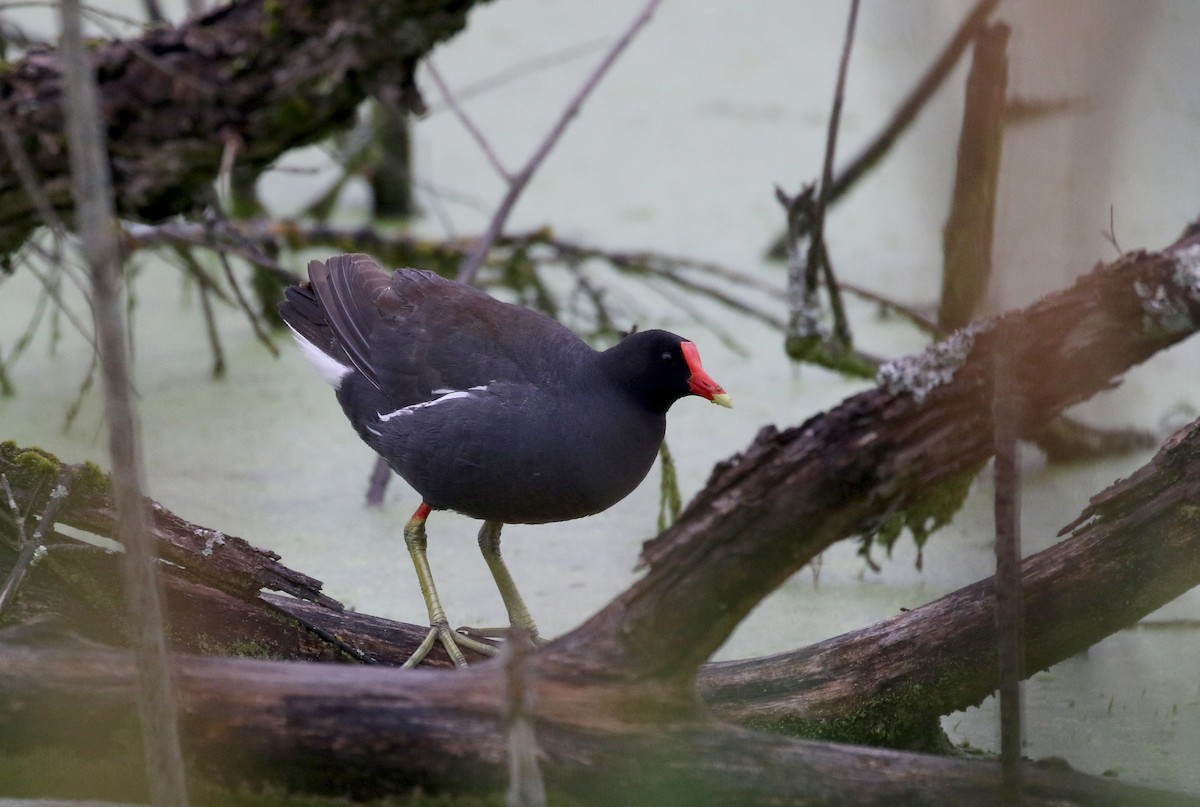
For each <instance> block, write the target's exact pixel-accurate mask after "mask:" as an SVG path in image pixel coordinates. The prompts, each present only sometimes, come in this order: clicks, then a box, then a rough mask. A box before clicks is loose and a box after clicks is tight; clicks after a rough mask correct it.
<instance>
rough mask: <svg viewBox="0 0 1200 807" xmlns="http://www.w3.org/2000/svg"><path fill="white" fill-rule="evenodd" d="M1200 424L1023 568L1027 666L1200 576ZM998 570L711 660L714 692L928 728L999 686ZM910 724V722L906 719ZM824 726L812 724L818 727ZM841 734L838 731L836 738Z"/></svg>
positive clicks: (737, 716) (875, 729) (1104, 630)
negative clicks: (877, 612) (849, 623)
mask: <svg viewBox="0 0 1200 807" xmlns="http://www.w3.org/2000/svg"><path fill="white" fill-rule="evenodd" d="M1197 456H1200V421H1197V422H1196V423H1193V424H1191V425H1190V426H1188V427H1187V428H1186V429H1184V430H1182V431H1180V432H1179V433H1178V434H1177V435H1175V436H1174V437H1172V438H1171V439H1170V440H1168V441H1167V443H1166V444H1165V445H1164V446H1163V448H1162V449H1161V450H1160V451H1159V453H1158V455H1157V456H1155V457H1154V459H1153V460H1152V461H1151V462H1150V463H1148V464H1147V465H1146V466H1144V467H1143V468H1142V469H1140V470H1139V471H1137V472H1136V473H1135V474H1133V475H1132V476H1131V477H1130V478H1129V479H1126V480H1122V481H1120V482H1118V483H1116V484H1115V485H1113V486H1112V487H1111V488H1109V489H1108V490H1106V491H1104V492H1103V493H1101V494H1100V495H1098V496H1096V497H1095V498H1093V500H1092V504H1091V506H1090V507H1089V508H1088V509H1087V510H1085V511H1084V513H1083V514H1082V515H1081V516H1080V518H1079V519H1078V520H1077V521H1076V522H1075V523H1074V524H1071V525H1068V526H1067V527H1066V528H1064V530H1063V532H1064V533H1066V532H1070V533H1071V535H1070V537H1069V538H1067V539H1066V540H1064V541H1062V542H1060V543H1058V544H1056V545H1054V546H1052V547H1051V548H1049V549H1047V550H1045V551H1043V552H1040V553H1038V554H1036V555H1033V556H1031V557H1029V558H1026V559H1025V561H1024V563H1023V565H1022V592H1023V597H1024V603H1025V612H1026V620H1025V639H1026V646H1025V651H1026V668H1025V676H1026V677H1028V676H1029V675H1032V674H1033V673H1035V672H1037V671H1038V670H1043V669H1046V668H1047V667H1049V666H1051V665H1053V664H1055V663H1057V662H1059V661H1062V660H1064V659H1066V658H1069V657H1071V656H1073V655H1076V654H1078V653H1081V652H1083V651H1084V650H1086V649H1087V648H1088V647H1090V646H1092V645H1094V644H1096V643H1097V642H1099V641H1100V640H1101V639H1103V638H1104V637H1106V636H1109V635H1111V634H1113V633H1115V632H1116V631H1118V630H1120V629H1121V628H1124V627H1127V626H1129V625H1132V624H1133V623H1134V622H1136V621H1137V620H1138V619H1140V618H1141V617H1143V616H1145V615H1147V614H1149V613H1151V612H1152V611H1154V610H1156V609H1158V608H1160V607H1162V606H1163V605H1165V604H1166V603H1168V602H1170V601H1171V600H1173V599H1175V598H1176V597H1178V596H1179V595H1180V594H1182V593H1184V592H1185V591H1188V590H1189V589H1191V588H1194V587H1195V586H1196V585H1200V531H1198V530H1197V529H1196V518H1195V517H1196V514H1195V506H1194V503H1195V502H1197V501H1200V464H1197V463H1196V457H1197ZM991 586H992V583H991V580H990V579H989V580H983V581H980V582H978V583H975V584H974V585H971V586H968V587H966V588H963V589H960V590H959V591H956V592H953V593H952V594H948V595H946V596H945V597H942V598H941V599H938V600H936V601H934V602H932V603H929V604H928V605H925V606H923V607H921V608H916V609H913V610H911V611H907V612H905V613H903V614H900V615H899V616H896V617H894V618H892V619H888V620H885V621H883V622H879V623H877V624H875V625H872V626H870V627H867V628H864V629H862V630H858V631H854V632H852V633H848V634H845V635H844V636H839V637H836V638H833V639H829V640H827V641H823V642H820V643H818V644H815V645H812V646H810V647H807V648H803V649H801V650H796V651H794V652H791V653H784V654H780V655H777V656H771V657H767V658H761V659H751V660H746V661H734V662H723V663H717V664H710V665H707V666H706V667H705V668H704V669H703V670H702V671H701V675H700V678H699V682H698V683H699V691H700V693H701V696H702V697H703V698H704V700H705V701H706V702H707V703H708V704H709V705H710V706H711V707H712V708H713V709H714V711H716V713H717V714H719V715H721V716H722V717H725V718H727V719H730V720H735V721H736V722H738V723H742V724H745V725H752V726H756V727H761V728H773V729H775V730H781V731H800V732H803V733H805V734H808V735H817V734H821V733H822V725H828V726H829V728H828V729H825V730H824V733H827V734H834V735H835V732H836V727H837V726H838V724H839V723H844V722H847V721H849V720H851V719H853V721H854V723H855V725H856V728H857V729H858V730H859V731H862V732H863V735H862V736H863V738H864V739H866V738H868V737H869V736H870V735H871V734H872V733H873V734H874V735H875V739H876V741H877V742H884V743H886V742H888V740H889V738H891V737H894V736H896V735H909V736H914V735H917V736H919V734H920V733H921V732H920V731H919V728H920V724H921V721H924V724H925V726H926V727H927V728H926V730H925V732H924V733H925V734H926V735H927V734H928V733H929V732H930V731H932V730H935V727H936V720H937V718H938V717H939V716H941V715H945V714H949V713H950V712H952V711H955V710H959V709H965V708H966V707H968V706H973V705H976V704H978V703H979V702H980V701H982V700H983V699H984V698H985V697H987V695H989V694H991V692H992V690H993V689H994V688H995V682H996V671H995V655H994V648H995V624H994V621H993V616H992V603H991V596H992V594H991ZM909 721H911V722H912V724H913V725H911V726H906V725H905V723H907V722H909ZM814 724H815V725H814ZM835 736H836V735H835Z"/></svg>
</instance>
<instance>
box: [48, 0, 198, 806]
mask: <svg viewBox="0 0 1200 807" xmlns="http://www.w3.org/2000/svg"><path fill="white" fill-rule="evenodd" d="M60 8H61V13H62V48H61V51H60V52H61V53H62V56H63V61H64V67H65V77H66V82H65V85H66V86H65V89H66V110H65V111H66V123H67V126H66V128H67V135H68V136H67V145H68V152H69V157H70V163H71V192H72V195H73V196H74V199H75V209H76V211H77V216H78V222H79V230H80V235H81V239H80V240H81V247H82V251H83V255H84V258H85V260H86V262H87V263H88V265H89V267H90V268H91V275H92V305H93V307H94V313H95V323H96V336H97V339H96V341H97V343H98V345H99V352H100V363H101V368H102V370H101V371H102V373H103V377H104V395H105V412H106V415H107V420H108V432H109V448H110V451H111V454H112V488H113V498H114V500H115V502H116V509H117V513H118V522H119V524H118V532H119V535H120V538H121V543H122V544H123V545H124V546H125V553H124V567H125V589H126V600H127V606H128V614H129V622H130V625H132V626H133V635H134V642H133V644H134V649H135V654H136V656H137V660H138V665H137V666H138V695H139V697H138V705H139V713H140V716H141V723H142V734H143V737H142V740H143V741H142V747H143V753H144V755H145V766H146V777H147V781H148V782H149V785H150V797H151V802H152V803H153V804H154V805H156V807H186V805H187V802H188V799H187V785H186V783H185V780H184V769H183V756H182V753H181V751H180V744H179V726H178V721H177V717H176V706H175V693H174V689H173V687H172V682H171V677H170V668H169V662H168V655H167V644H166V636H165V631H164V628H163V605H162V592H161V589H160V585H161V584H160V581H159V579H158V569H157V559H156V557H155V551H154V544H153V537H152V536H151V535H150V533H149V532H148V530H147V528H146V526H147V525H146V519H147V513H146V505H145V500H144V498H143V496H142V484H141V480H142V475H143V465H142V457H141V449H140V445H139V443H140V437H139V434H138V429H137V418H136V415H135V411H134V403H133V399H132V397H131V395H130V386H129V368H128V367H127V356H126V347H127V345H126V341H125V320H124V311H123V310H122V305H121V272H120V253H119V248H118V243H117V228H116V215H115V212H114V208H113V190H112V180H111V177H110V175H109V166H108V158H107V146H106V143H105V136H104V131H103V129H102V128H101V122H102V121H103V120H104V118H103V117H102V116H101V113H100V107H99V104H98V103H97V99H96V86H95V75H94V73H93V67H92V65H91V63H90V61H89V58H88V53H87V50H86V49H85V48H84V44H83V32H82V23H81V20H80V10H79V2H78V0H63V1H62V3H61V6H60Z"/></svg>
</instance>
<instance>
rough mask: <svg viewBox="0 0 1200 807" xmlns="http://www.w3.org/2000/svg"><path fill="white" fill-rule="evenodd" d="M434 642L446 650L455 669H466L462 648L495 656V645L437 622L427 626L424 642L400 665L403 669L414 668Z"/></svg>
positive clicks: (422, 659)
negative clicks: (427, 630)
mask: <svg viewBox="0 0 1200 807" xmlns="http://www.w3.org/2000/svg"><path fill="white" fill-rule="evenodd" d="M435 642H441V644H442V647H444V648H446V654H447V655H449V656H450V660H451V661H453V662H454V666H455V667H466V666H467V659H466V657H465V656H463V652H462V648H464V647H465V648H467V649H468V650H474V651H475V652H476V653H480V654H482V655H485V656H494V655H496V647H495V645H491V644H487V643H486V642H481V641H478V640H476V639H472V638H471V637H470V636H465V635H463V634H461V633H457V632H455V631H453V630H451V629H450V625H449V623H447V622H438V623H435V624H433V625H430V626H429V633H427V634H425V638H424V640H422V642H421V644H420V645H418V646H417V649H416V650H414V651H413V654H412V655H411V656H409V657H408V659H407V660H406V661H405V662H404V664H402V665H401V667H402V668H404V669H411V668H413V667H416V666H417V665H418V664H420V663H421V662H422V661H424V660H425V659H426V657H427V656H428V655H429V651H430V650H432V649H433V645H434V643H435Z"/></svg>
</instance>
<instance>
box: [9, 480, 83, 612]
mask: <svg viewBox="0 0 1200 807" xmlns="http://www.w3.org/2000/svg"><path fill="white" fill-rule="evenodd" d="M75 473H76V468H75V467H74V466H66V467H64V468H63V469H62V471H61V473H60V474H59V477H58V484H57V485H56V486H55V487H54V489H53V490H52V491H50V500H49V501H48V502H47V503H46V507H45V509H44V510H42V515H41V516H40V517H39V518H38V523H37V526H36V527H34V529H33V534H32V535H28V536H27V535H25V519H24V518H22V517H21V514H20V513H19V512H17V507H16V504H17V503H16V497H15V496H13V492H12V487H11V486H10V485H9V484H8V477H6V476H4V475H3V474H0V487H2V488H3V490H4V492H5V493H6V494H7V496H8V508H9V509H10V510H11V511H12V514H13V517H14V520H15V521H16V525H17V536H18V538H19V539H20V542H21V550H20V552H19V553H17V559H16V561H15V562H14V563H13V567H12V570H11V571H10V572H9V574H8V579H7V580H5V581H4V586H3V587H0V616H2V615H3V614H4V608H5V606H7V605H8V603H9V602H10V601H11V600H12V598H13V597H14V596H16V593H17V591H18V590H19V589H20V587H21V582H22V581H23V580H24V579H25V574H26V572H28V571H29V569H30V568H31V567H32V566H33V564H34V562H35V561H36V560H37V557H38V554H39V550H41V549H42V546H43V544H44V543H45V540H46V534H47V533H49V532H50V531H51V530H52V529H54V522H56V521H57V520H58V513H59V511H60V510H62V508H63V504H64V503H65V502H66V500H67V496H68V494H69V493H70V492H71V483H72V482H73V481H74V480H75Z"/></svg>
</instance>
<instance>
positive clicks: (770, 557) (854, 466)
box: [547, 244, 1200, 680]
mask: <svg viewBox="0 0 1200 807" xmlns="http://www.w3.org/2000/svg"><path fill="white" fill-rule="evenodd" d="M1197 274H1200V245H1195V244H1193V245H1181V246H1179V247H1177V248H1172V249H1171V250H1167V251H1164V252H1156V253H1136V254H1131V255H1128V256H1126V257H1124V258H1121V259H1120V260H1118V261H1115V262H1114V263H1111V264H1107V265H1099V266H1097V267H1096V268H1095V269H1094V270H1093V271H1092V272H1091V273H1089V274H1088V275H1086V276H1084V277H1082V278H1080V279H1079V281H1078V282H1077V283H1076V284H1075V285H1074V286H1073V287H1071V288H1069V289H1066V290H1064V291H1061V292H1059V293H1057V294H1053V295H1050V296H1048V297H1046V298H1044V299H1042V300H1040V301H1038V302H1037V303H1035V304H1034V305H1032V306H1030V307H1029V308H1026V309H1023V310H1021V311H1017V312H1013V313H1010V314H1007V315H1005V317H1004V319H1005V321H1006V329H1007V328H1014V329H1017V330H1019V331H1021V332H1022V333H1024V334H1025V335H1026V338H1025V339H1024V340H1023V341H1022V344H1021V345H1020V348H1019V350H1018V351H1017V353H1016V354H1015V355H1013V356H1012V360H1011V361H1012V378H1013V379H1014V384H1015V385H1016V386H1017V387H1018V389H1016V390H1014V392H1015V393H1016V394H1018V395H1020V396H1021V399H1022V400H1023V401H1024V408H1023V410H1022V412H1021V419H1020V421H1019V423H1018V429H1019V432H1020V433H1021V434H1025V435H1028V434H1031V433H1035V432H1036V431H1038V430H1039V429H1040V428H1041V427H1042V426H1043V425H1044V424H1045V423H1046V422H1047V421H1049V420H1050V419H1051V418H1053V417H1055V416H1056V415H1058V414H1059V413H1060V412H1061V411H1062V410H1063V409H1064V408H1066V407H1067V406H1069V405H1071V404H1073V403H1076V402H1078V401H1080V400H1082V399H1084V398H1087V397H1089V396H1090V395H1092V394H1094V393H1095V392H1097V391H1099V390H1101V389H1105V388H1107V387H1109V386H1111V385H1112V384H1114V383H1115V382H1116V379H1117V378H1118V376H1119V375H1120V374H1121V373H1122V372H1124V371H1125V370H1127V369H1128V368H1130V367H1132V366H1134V365H1136V364H1138V363H1140V362H1142V361H1144V360H1146V359H1147V358H1149V357H1150V356H1151V355H1153V354H1154V353H1155V352H1156V351H1158V350H1161V349H1163V348H1166V347H1168V346H1170V345H1172V344H1175V343H1176V342H1178V341H1179V340H1181V339H1183V338H1185V337H1186V336H1188V335H1190V334H1191V333H1192V332H1193V331H1194V330H1195V328H1196V327H1197V323H1200V281H1197ZM995 333H996V330H995V329H993V328H992V327H990V326H989V325H987V324H986V323H985V324H982V325H979V326H974V327H972V328H970V329H967V330H964V331H960V332H958V333H956V334H955V335H954V336H952V337H951V338H950V339H948V340H946V341H944V342H941V343H939V344H938V345H935V346H934V347H932V348H930V349H929V350H928V351H926V353H925V354H924V356H923V357H921V358H920V359H918V360H912V359H909V360H903V361H900V362H897V363H893V364H892V365H891V366H890V367H885V368H884V370H883V371H881V376H882V377H883V383H881V384H880V386H878V387H876V388H875V389H872V390H869V391H867V392H864V393H861V394H859V395H856V396H854V397H852V398H850V399H848V400H846V401H845V402H844V403H842V404H841V405H840V406H838V407H836V408H835V409H833V410H831V411H829V412H826V413H824V414H821V415H818V416H816V417H814V418H812V419H810V420H809V421H808V422H807V423H805V424H803V425H801V426H798V427H795V428H791V429H787V430H785V431H782V432H781V431H777V430H775V429H773V428H767V429H764V430H763V431H762V432H761V433H760V434H759V436H758V437H757V438H756V439H755V440H754V443H753V444H752V445H751V446H750V447H749V448H748V449H747V450H746V451H745V452H743V453H742V454H740V455H738V456H737V457H735V458H733V459H732V460H730V461H728V462H726V463H723V464H722V465H720V466H718V467H717V469H716V470H715V471H714V472H713V475H712V478H710V479H709V481H708V484H707V485H706V486H705V488H704V490H703V491H701V492H700V494H698V495H697V496H696V497H695V498H694V499H693V500H692V502H691V503H690V504H689V505H688V507H687V508H686V509H685V510H684V512H683V514H682V515H681V516H680V519H679V520H678V521H677V522H676V523H675V525H674V526H672V527H671V528H670V529H669V530H667V531H666V532H664V533H663V534H662V535H660V536H659V537H657V538H655V539H654V540H653V541H650V542H649V543H647V545H646V547H645V549H644V552H643V561H644V563H645V565H646V566H647V567H648V569H647V572H646V574H645V575H644V576H643V577H642V578H641V579H639V580H638V581H637V582H636V583H635V584H634V585H633V586H631V587H630V588H629V589H628V590H627V591H625V592H624V593H623V594H621V595H620V596H619V597H618V598H617V599H616V600H615V601H614V602H613V603H611V604H610V605H609V606H608V607H606V608H605V609H603V610H602V611H601V612H599V613H598V614H596V615H595V616H594V617H592V619H590V620H589V621H588V622H587V623H585V624H584V625H583V626H581V627H580V628H579V629H578V630H576V631H574V632H572V633H571V634H569V635H568V636H565V637H563V638H562V639H560V640H559V641H558V642H555V643H554V645H553V648H554V650H555V651H557V652H555V653H552V654H550V653H548V654H547V656H548V657H549V658H548V659H547V661H548V660H549V659H550V658H552V659H553V660H554V663H562V664H564V665H565V666H567V667H571V666H574V665H579V666H581V667H582V668H583V669H589V670H595V671H597V672H600V671H601V670H602V671H604V672H605V673H607V674H613V675H620V676H623V677H625V678H627V679H629V680H639V679H646V678H658V679H662V680H669V679H671V678H673V677H677V676H684V677H687V676H690V675H691V673H692V671H694V670H695V669H696V668H697V667H698V666H699V664H700V663H702V662H703V661H704V660H706V659H707V658H708V657H709V656H711V655H712V653H713V652H714V651H715V650H716V649H717V647H719V646H720V644H721V643H722V642H723V641H724V640H725V639H726V638H727V637H728V635H729V633H730V632H731V631H732V630H733V628H734V627H735V626H736V625H737V624H738V623H739V622H740V621H741V620H742V619H743V618H744V617H745V615H746V614H747V613H748V612H749V610H750V609H751V608H752V607H754V605H756V604H757V603H758V602H759V601H760V600H761V599H762V598H763V597H764V596H766V594H768V593H769V592H770V591H772V590H774V589H775V587H776V586H778V585H779V584H780V583H782V582H783V581H784V580H786V579H787V578H788V577H789V576H790V575H791V574H793V573H794V572H795V571H796V570H797V569H799V568H800V567H801V566H803V565H804V564H805V563H807V562H808V561H809V560H811V559H812V558H813V557H814V556H815V555H816V554H817V553H819V552H821V551H822V550H823V549H825V548H826V547H828V546H829V545H831V544H832V543H834V542H835V541H838V540H841V539H843V538H847V537H850V536H853V535H856V534H861V533H870V532H872V531H873V530H876V529H878V528H879V527H880V526H881V525H882V524H884V523H885V522H886V521H887V520H888V519H889V518H892V517H895V516H896V514H898V513H903V512H905V511H912V512H913V513H914V514H916V515H917V516H918V518H917V519H916V521H917V522H918V523H920V522H924V521H925V520H926V516H925V515H922V513H924V512H925V509H924V508H923V505H924V503H925V502H927V500H928V499H929V497H931V496H935V495H936V492H937V491H938V489H939V486H942V485H945V484H947V483H952V482H953V481H954V480H955V479H961V478H962V476H963V475H964V474H971V473H973V471H974V470H975V469H977V468H978V467H979V466H980V464H981V463H983V462H984V461H985V460H986V459H987V458H988V457H989V456H990V454H991V450H992V443H991V382H990V379H991V355H992V352H993V350H994V347H995ZM597 659H603V660H604V663H603V664H602V665H601V666H600V668H599V669H598V668H597Z"/></svg>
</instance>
